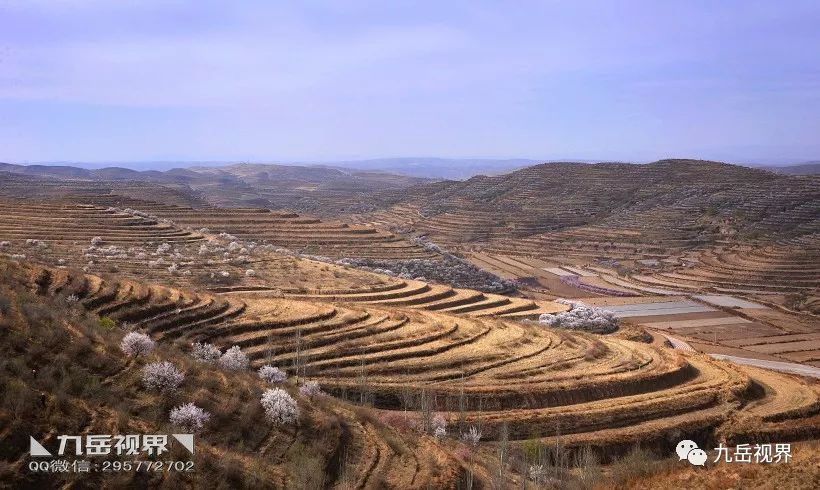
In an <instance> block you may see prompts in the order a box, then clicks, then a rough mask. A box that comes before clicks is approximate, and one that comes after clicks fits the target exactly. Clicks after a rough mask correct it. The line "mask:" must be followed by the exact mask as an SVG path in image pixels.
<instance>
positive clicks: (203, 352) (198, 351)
mask: <svg viewBox="0 0 820 490" xmlns="http://www.w3.org/2000/svg"><path fill="white" fill-rule="evenodd" d="M221 356H222V351H221V350H219V348H217V347H216V346H214V345H213V344H208V343H205V342H194V343H193V344H191V357H193V358H194V359H195V360H196V361H199V362H204V363H206V364H213V363H215V362H216V361H218V360H219V358H220V357H221Z"/></svg>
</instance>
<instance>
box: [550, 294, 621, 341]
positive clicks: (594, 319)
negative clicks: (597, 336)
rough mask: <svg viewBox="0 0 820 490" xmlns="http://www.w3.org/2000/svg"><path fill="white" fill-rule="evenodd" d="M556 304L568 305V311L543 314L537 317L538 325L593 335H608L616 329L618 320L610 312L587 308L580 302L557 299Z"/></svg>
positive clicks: (591, 307)
mask: <svg viewBox="0 0 820 490" xmlns="http://www.w3.org/2000/svg"><path fill="white" fill-rule="evenodd" d="M557 302H558V303H562V304H565V305H569V306H570V310H569V311H564V312H561V313H556V314H552V313H544V314H543V315H541V316H540V317H538V322H539V323H541V324H543V325H549V326H551V327H558V328H566V329H570V330H584V331H587V332H595V333H610V332H614V331H615V330H617V329H618V319H617V318H616V317H615V314H614V313H613V312H611V311H607V310H604V309H602V308H595V307H593V306H587V305H585V304H584V303H581V302H580V301H570V300H566V299H559V300H558V301H557Z"/></svg>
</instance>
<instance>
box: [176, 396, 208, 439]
mask: <svg viewBox="0 0 820 490" xmlns="http://www.w3.org/2000/svg"><path fill="white" fill-rule="evenodd" d="M210 418H211V414H210V413H208V412H206V411H205V410H203V409H201V408H199V407H197V406H196V405H194V404H193V403H186V404H184V405H180V406H178V407H176V408H174V409H172V410H171V416H170V417H169V420H170V421H171V423H172V424H174V425H176V426H177V427H180V428H182V429H183V430H185V431H186V432H199V431H201V430H202V428H203V427H204V426H205V424H206V423H208V420H210Z"/></svg>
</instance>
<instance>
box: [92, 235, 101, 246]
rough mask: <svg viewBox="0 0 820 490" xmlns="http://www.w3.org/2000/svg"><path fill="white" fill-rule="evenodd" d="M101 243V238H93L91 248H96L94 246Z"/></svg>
mask: <svg viewBox="0 0 820 490" xmlns="http://www.w3.org/2000/svg"><path fill="white" fill-rule="evenodd" d="M102 242H103V239H102V237H101V236H95V237H94V238H92V239H91V246H92V247H96V246H99V245H102Z"/></svg>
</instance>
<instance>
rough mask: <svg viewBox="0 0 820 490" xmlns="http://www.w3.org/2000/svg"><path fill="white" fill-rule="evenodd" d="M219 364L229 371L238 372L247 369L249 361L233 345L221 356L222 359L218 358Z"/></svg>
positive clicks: (240, 350) (236, 346)
mask: <svg viewBox="0 0 820 490" xmlns="http://www.w3.org/2000/svg"><path fill="white" fill-rule="evenodd" d="M219 364H220V365H221V366H222V367H223V368H225V369H228V370H230V371H240V370H242V369H247V368H248V364H250V361H249V360H248V356H246V355H245V353H244V352H242V349H240V348H239V346H238V345H235V346H233V347H231V348H230V349H228V350H227V351H225V353H224V354H222V357H220V358H219Z"/></svg>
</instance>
